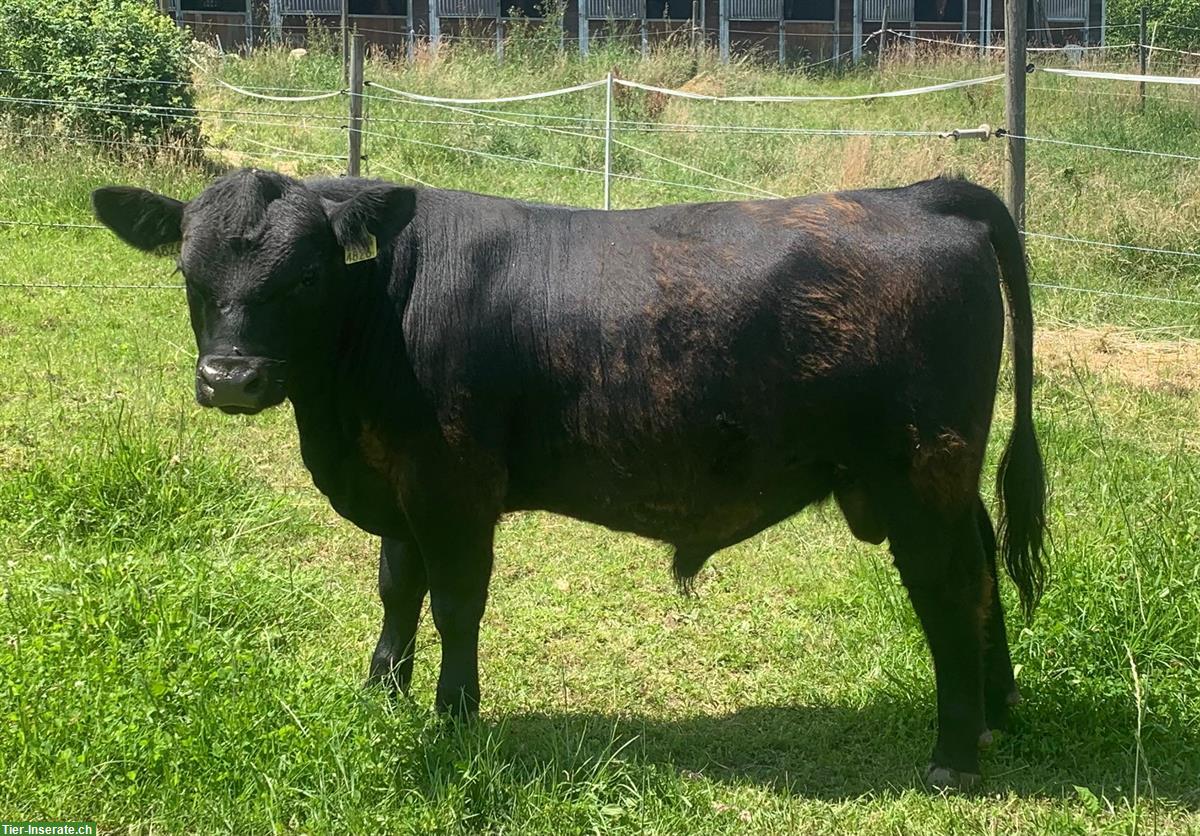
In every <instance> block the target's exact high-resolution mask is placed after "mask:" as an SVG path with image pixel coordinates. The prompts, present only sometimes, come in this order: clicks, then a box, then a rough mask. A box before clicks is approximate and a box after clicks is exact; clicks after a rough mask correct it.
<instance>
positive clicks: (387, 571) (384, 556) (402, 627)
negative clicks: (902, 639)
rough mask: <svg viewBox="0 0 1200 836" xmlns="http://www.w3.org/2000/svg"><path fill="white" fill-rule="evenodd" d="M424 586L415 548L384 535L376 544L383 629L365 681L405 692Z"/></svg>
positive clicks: (422, 572) (409, 679)
mask: <svg viewBox="0 0 1200 836" xmlns="http://www.w3.org/2000/svg"><path fill="white" fill-rule="evenodd" d="M427 589H428V583H427V582H426V579H425V564H424V562H423V561H422V560H421V555H420V553H419V552H418V551H417V548H416V547H415V546H414V545H413V544H412V543H408V542H405V541H403V540H394V539H391V538H389V537H384V538H383V541H382V543H381V544H380V548H379V599H380V600H381V601H383V629H382V630H381V631H380V633H379V643H378V644H377V645H376V646H375V653H374V654H373V655H372V656H371V674H370V678H369V679H368V682H378V683H382V684H384V685H387V686H389V687H392V688H397V689H399V690H400V691H403V692H405V693H407V692H408V686H409V683H411V682H412V672H413V648H414V644H415V641H416V635H417V622H418V621H419V620H420V618H421V605H422V604H423V603H424V602H425V592H426V590H427Z"/></svg>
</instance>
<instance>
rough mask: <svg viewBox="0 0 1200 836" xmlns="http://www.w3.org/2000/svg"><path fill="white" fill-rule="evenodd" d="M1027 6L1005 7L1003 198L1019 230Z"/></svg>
mask: <svg viewBox="0 0 1200 836" xmlns="http://www.w3.org/2000/svg"><path fill="white" fill-rule="evenodd" d="M1026 37H1027V31H1026V20H1025V4H1024V3H1013V2H1008V3H1005V4H1004V71H1005V77H1004V118H1005V120H1006V122H1007V134H1008V135H1007V136H1006V137H1005V139H1006V143H1005V146H1004V164H1005V165H1004V198H1005V202H1006V203H1007V204H1008V210H1009V211H1010V212H1012V216H1013V220H1015V221H1016V222H1017V228H1018V229H1024V228H1025V139H1024V137H1025V72H1026V69H1025V39H1026Z"/></svg>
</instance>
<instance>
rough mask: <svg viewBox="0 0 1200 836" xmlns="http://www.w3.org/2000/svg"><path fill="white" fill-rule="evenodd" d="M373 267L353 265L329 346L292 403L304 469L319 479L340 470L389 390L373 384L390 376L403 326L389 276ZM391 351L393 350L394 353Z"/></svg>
mask: <svg viewBox="0 0 1200 836" xmlns="http://www.w3.org/2000/svg"><path fill="white" fill-rule="evenodd" d="M373 268H374V265H373V264H371V263H363V264H361V265H352V266H351V267H350V268H349V269H348V275H347V276H346V279H347V282H346V287H345V288H344V291H343V295H342V297H341V298H340V299H339V300H338V303H337V305H336V306H335V309H334V310H331V311H330V312H329V314H330V316H333V317H335V319H336V320H337V321H336V322H333V323H329V325H330V326H331V327H330V331H328V332H327V333H329V334H331V335H335V334H336V336H331V339H330V342H329V344H327V345H323V346H319V347H317V351H315V352H313V355H312V356H311V358H310V360H309V361H307V362H305V363H304V368H302V369H298V370H297V372H299V373H300V374H298V375H297V380H298V381H299V382H298V384H297V385H295V386H294V387H292V388H291V389H290V390H289V393H288V397H289V398H290V400H291V402H292V407H293V409H294V411H295V416H296V425H297V428H298V429H299V431H300V449H301V453H302V454H303V456H304V463H305V465H307V466H308V468H309V469H310V470H312V471H313V474H314V476H317V471H318V469H326V468H329V467H332V466H335V465H336V463H337V461H338V460H339V459H340V458H341V457H344V456H345V455H346V454H347V448H348V446H350V445H353V444H354V443H355V442H356V440H357V436H358V433H359V428H360V426H361V422H362V421H363V420H364V419H365V418H366V417H368V416H366V415H365V414H364V411H365V410H368V409H371V408H372V406H373V404H372V398H373V397H378V396H382V395H383V394H384V392H386V389H384V388H382V387H380V386H379V385H378V384H379V381H376V380H374V379H373V378H375V377H379V376H380V375H385V374H386V373H387V372H386V369H387V367H388V366H389V365H390V364H391V362H392V361H394V359H395V358H394V356H393V355H394V353H395V352H396V350H397V346H398V345H400V344H401V341H400V340H399V336H398V335H399V334H400V323H399V321H398V316H399V314H398V312H397V309H396V307H395V303H394V302H392V301H391V300H390V299H389V297H388V293H387V281H386V276H385V275H380V274H378V273H376V272H375V270H374V269H373ZM389 346H390V350H389Z"/></svg>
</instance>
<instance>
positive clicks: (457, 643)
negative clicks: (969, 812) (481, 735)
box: [421, 522, 494, 717]
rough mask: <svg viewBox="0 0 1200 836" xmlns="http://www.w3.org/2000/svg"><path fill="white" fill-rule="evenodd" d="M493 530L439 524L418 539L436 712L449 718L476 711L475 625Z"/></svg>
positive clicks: (489, 570) (485, 586)
mask: <svg viewBox="0 0 1200 836" xmlns="http://www.w3.org/2000/svg"><path fill="white" fill-rule="evenodd" d="M493 530H494V524H493V523H488V524H486V525H484V524H479V523H464V522H460V523H458V524H457V525H453V524H449V523H447V524H444V525H443V526H440V527H439V530H437V531H436V532H430V534H429V535H427V536H422V540H421V542H422V554H423V556H424V558H425V572H426V576H427V577H428V580H429V599H430V606H431V608H432V610H433V623H434V624H435V625H436V626H437V630H438V634H439V635H440V636H441V639H442V668H441V672H440V674H439V675H438V686H437V703H436V705H437V709H438V711H441V712H444V713H447V714H449V715H451V716H453V717H470V716H473V715H474V714H476V713H477V712H478V711H479V622H480V621H481V620H482V619H483V611H484V607H485V606H486V604H487V593H488V582H489V581H490V580H491V575H492V537H493Z"/></svg>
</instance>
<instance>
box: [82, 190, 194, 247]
mask: <svg viewBox="0 0 1200 836" xmlns="http://www.w3.org/2000/svg"><path fill="white" fill-rule="evenodd" d="M92 211H93V212H95V213H96V217H97V218H98V219H99V220H100V222H101V223H103V224H104V225H105V226H107V227H108V228H109V229H111V230H112V231H113V232H115V233H116V234H117V237H118V238H120V239H121V240H122V241H124V242H125V243H126V244H132V245H133V246H135V247H137V248H138V249H139V250H146V251H147V252H149V251H151V250H157V249H159V248H160V247H165V246H167V245H168V244H177V243H179V239H180V238H181V237H182V234H183V233H182V231H181V224H182V222H183V203H181V202H180V201H178V200H175V199H174V198H170V197H166V196H165V195H161V194H155V193H154V192H148V191H146V190H145V189H135V188H132V187H130V186H105V187H104V188H102V189H96V190H95V191H94V192H92Z"/></svg>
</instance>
